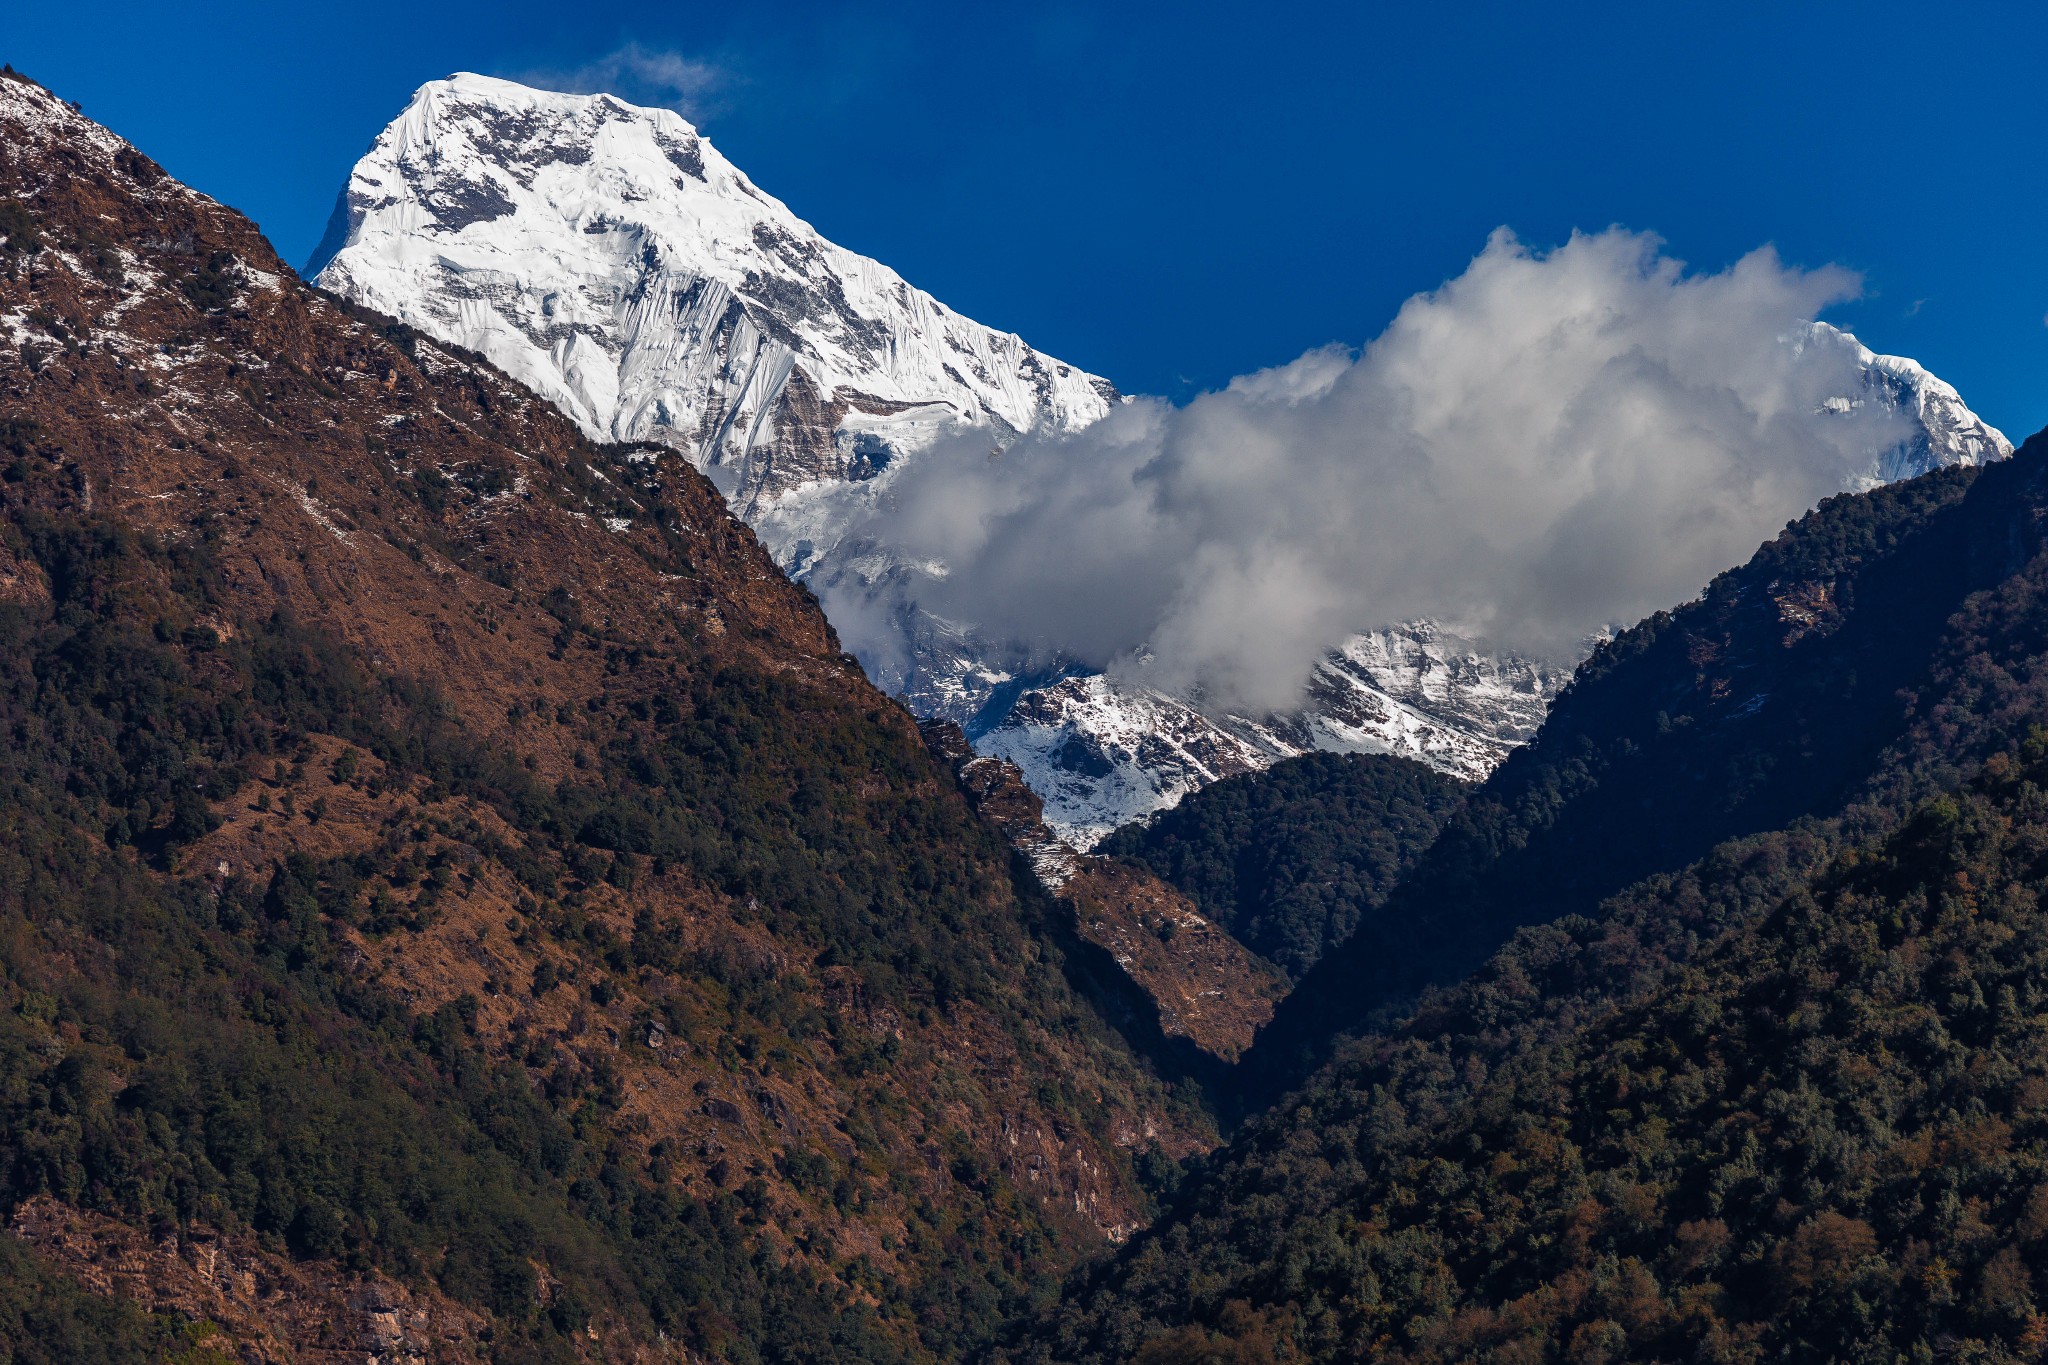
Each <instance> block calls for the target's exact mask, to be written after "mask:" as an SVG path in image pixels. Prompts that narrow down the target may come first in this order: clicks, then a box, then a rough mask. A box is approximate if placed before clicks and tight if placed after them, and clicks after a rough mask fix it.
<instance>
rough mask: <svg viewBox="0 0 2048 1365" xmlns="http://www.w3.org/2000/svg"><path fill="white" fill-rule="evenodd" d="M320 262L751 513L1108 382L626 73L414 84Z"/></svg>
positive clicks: (350, 195) (322, 280)
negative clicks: (856, 234) (880, 248)
mask: <svg viewBox="0 0 2048 1365" xmlns="http://www.w3.org/2000/svg"><path fill="white" fill-rule="evenodd" d="M307 270H308V274H309V275H311V276H314V277H315V279H316V282H317V283H318V284H320V285H321V286H322V287H324V288H328V289H332V290H334V291H335V292H337V293H339V294H342V295H344V296H345V297H348V298H350V299H352V300H354V301H356V302H358V303H362V304H365V305H367V306H369V307H371V308H375V309H377V310H379V311H380V312H384V313H388V314H390V315H392V316H394V317H397V318H399V319H401V320H402V321H405V322H408V323H411V324H413V325H414V326H417V327H420V328H421V329H422V330H424V331H427V332H429V333H431V334H433V335H435V336H439V337H442V338H444V339H446V340H449V341H453V342H456V343H458V344H460V345H464V346H467V347H469V348H471V349H473V350H477V351H481V352H483V353H484V354H485V355H487V356H489V357H490V358H491V359H492V360H494V361H496V362H497V363H498V364H499V365H501V366H503V367H504V368H505V369H507V370H508V371H509V372H510V373H512V374H513V375H514V376H515V377H517V378H519V379H520V380H522V381H524V382H525V383H527V384H528V385H530V386H531V387H533V388H534V389H535V390H536V391H537V392H539V393H541V394H542V395H544V396H545V397H547V398H549V399H551V400H553V401H554V402H555V403H557V404H558V405H559V406H560V407H561V408H562V409H563V410H564V411H565V412H567V413H568V414H569V415H570V416H571V417H573V418H574V419H575V420H576V421H577V422H578V423H579V424H581V425H582V426H583V427H584V429H585V430H587V431H588V432H589V433H590V434H591V435H593V436H595V437H597V438H599V439H603V440H658V441H663V442H665V443H668V444H672V445H675V446H677V447H679V448H681V449H684V450H686V451H688V452H690V453H691V454H692V455H693V456H694V457H696V458H698V459H699V460H700V461H701V463H702V464H703V465H704V467H705V468H706V469H707V470H708V471H709V472H711V473H712V474H713V476H714V477H715V478H717V479H718V481H719V482H720V484H721V486H723V487H724V488H725V489H726V490H727V492H728V494H729V496H731V497H732V498H733V501H734V505H735V507H736V508H738V509H740V510H741V511H742V512H743V513H744V512H745V511H747V510H748V509H749V508H757V509H758V508H760V507H764V506H766V505H767V504H769V503H772V502H773V501H775V500H776V499H777V498H779V497H781V496H782V495H784V494H787V493H789V492H791V491H793V490H796V489H799V488H802V487H805V486H807V485H812V484H816V483H819V482H821V481H834V482H836V481H840V480H846V479H854V480H858V479H862V478H866V477H872V476H873V475H874V474H876V473H878V472H880V470H881V469H883V468H885V467H886V466H887V465H888V464H889V463H890V462H892V461H893V460H895V459H898V458H900V457H901V456H903V455H905V454H907V453H912V452H914V451H915V450H916V449H918V448H920V447H922V446H923V445H925V444H928V443H929V442H930V441H931V440H932V439H934V438H935V437H936V436H937V434H938V433H939V432H940V431H942V430H944V429H946V428H948V427H950V426H955V425H958V424H967V425H972V426H984V427H988V428H990V429H991V430H992V431H993V432H995V433H997V434H998V435H999V436H1001V435H1005V434H1008V433H1013V432H1018V431H1023V430H1026V429H1029V428H1032V427H1036V426H1041V425H1051V426H1055V427H1062V428H1073V427H1079V426H1083V425H1086V424H1087V423H1089V422H1092V421H1094V420H1095V419H1096V418H1098V417H1100V416H1102V415H1103V414H1104V413H1106V412H1107V411H1108V409H1109V404H1110V403H1111V402H1112V401H1113V400H1114V398H1115V396H1116V394H1115V390H1114V389H1113V388H1112V387H1111V385H1110V384H1109V383H1108V382H1107V381H1106V380H1103V379H1099V378H1097V377H1095V376H1093V375H1090V374H1087V373H1084V372H1083V371H1081V370H1078V369H1076V368H1074V367H1073V366H1070V365H1066V364H1063V363H1062V362H1060V361H1057V360H1054V359H1052V358H1050V357H1048V356H1045V355H1042V354H1041V353H1039V352H1038V351H1036V350H1034V349H1033V348H1032V347H1030V346H1029V345H1027V344H1025V342H1024V341H1023V340H1021V339H1020V338H1018V337H1017V336H1015V335H1013V334H1010V333H1005V332H999V331H996V330H994V329H991V328H988V327H984V326H982V325H981V324H979V323H977V322H974V321H972V320H971V319H968V318H964V317H961V316H960V315H959V314H958V313H955V312H954V311H953V310H951V309H950V308H947V307H946V306H945V305H944V304H942V303H940V302H939V301H938V300H937V299H935V298H933V297H932V296H931V295H930V294H928V293H926V292H924V291H923V290H921V289H917V288H915V287H913V286H911V285H910V284H909V283H907V282H906V281H905V280H904V279H903V278H902V277H901V276H900V275H898V274H897V273H896V272H895V271H893V270H891V269H889V268H888V267H887V266H884V265H882V264H880V263H878V262H876V261H872V260H869V259H867V258H866V257H863V256H859V255H856V254H855V253H853V252H851V251H847V250H845V249H844V248H842V247H839V246H835V245H834V244H833V243H831V242H829V241H827V240H825V238H824V237H822V236H820V235H819V234H818V232H817V231H816V230H815V229H814V228H812V227H811V225H810V224H808V223H806V222H804V221H803V220H802V219H801V218H799V217H797V216H796V215H795V214H794V213H793V212H791V211H790V209H789V208H788V206H787V205H785V204H783V203H782V202H781V201H780V200H778V199H776V198H774V197H773V196H772V195H769V194H767V193H766V192H764V191H762V190H761V189H759V188H758V187H756V186H755V185H754V183H753V182H752V181H751V180H749V179H748V178H747V177H746V175H745V174H744V173H742V172H741V171H740V170H739V168H738V167H736V166H734V165H733V164H732V163H731V162H730V161H728V160H727V159H726V158H725V156H724V155H723V154H722V153H720V152H719V151H718V150H717V148H715V147H714V146H712V144H711V142H710V140H709V139H708V138H705V137H704V136H703V135H702V134H700V133H699V132H698V131H697V130H696V129H695V128H693V127H692V126H691V125H690V124H689V123H688V122H687V121H685V120H684V119H683V118H682V116H681V115H679V114H676V113H675V112H673V111H671V110H668V109H646V108H640V107H637V106H634V105H630V104H627V103H625V102H624V101H622V100H619V99H617V98H616V97H614V96H611V95H569V94H558V93H555V92H551V91H544V90H536V89H532V88H529V87H527V86H523V85H519V84H516V83H514V82H511V81H504V80H497V79H493V78H491V77H487V76H476V75H468V74H463V75H457V76H452V77H450V78H448V79H446V80H439V81H431V82H429V83H428V84H426V85H424V86H422V87H421V88H420V89H419V91H418V92H417V93H416V94H415V95H414V96H413V99H412V102H411V103H410V104H409V105H408V106H407V107H406V109H405V111H404V112H403V113H402V114H400V115H399V117H398V118H397V119H396V120H395V121H394V122H392V123H391V125H390V126H389V127H387V128H386V129H385V130H384V132H383V133H382V134H381V135H380V136H379V137H378V139H377V141H376V143H375V145H374V146H373V147H372V148H371V149H370V151H369V152H368V154H366V155H365V156H364V157H363V159H362V160H361V161H360V162H358V163H357V165H356V167H355V170H354V173H353V174H352V175H351V176H350V178H349V183H348V186H347V188H346V189H345V190H344V191H343V193H342V196H341V199H340V201H339V202H338V203H337V205H336V208H335V214H334V218H333V220H332V222H331V223H330V224H329V227H328V232H327V236H326V239H325V240H324V241H323V242H322V244H321V246H320V248H319V250H318V251H317V252H316V254H315V257H314V260H313V261H312V262H311V263H309V265H308V267H307Z"/></svg>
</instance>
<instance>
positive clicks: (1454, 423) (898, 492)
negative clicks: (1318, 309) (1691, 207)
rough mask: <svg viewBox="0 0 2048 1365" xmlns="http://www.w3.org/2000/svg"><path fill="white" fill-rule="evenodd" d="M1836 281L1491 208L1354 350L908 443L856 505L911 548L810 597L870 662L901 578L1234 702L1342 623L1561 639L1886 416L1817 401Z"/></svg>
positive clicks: (1298, 684)
mask: <svg viewBox="0 0 2048 1365" xmlns="http://www.w3.org/2000/svg"><path fill="white" fill-rule="evenodd" d="M1857 288H1858V280H1857V278H1856V277H1855V276H1854V275H1852V274H1850V273H1848V272H1846V271H1843V270H1839V269H1835V268H1825V269H1820V270H1801V269H1795V268H1792V267H1788V266H1787V265H1785V264H1784V263H1782V262H1781V261H1780V260H1779V259H1778V258H1777V256H1776V254H1775V253H1774V252H1772V251H1771V250H1769V249H1768V248H1766V249H1763V250H1759V251H1756V252H1753V253H1752V254H1750V255H1749V256H1746V257H1744V258H1743V259H1742V260H1741V261H1739V262H1737V263H1736V264H1734V265H1733V266H1731V267H1729V268H1728V269H1726V270H1723V271H1720V272H1717V273H1712V274H1699V273H1691V272H1688V271H1687V270H1686V269H1685V267H1684V266H1683V265H1682V264H1681V263H1680V262H1678V261H1676V260H1673V259H1671V258H1670V257H1669V256H1667V255H1665V254H1664V252H1663V250H1662V244H1661V243H1660V242H1659V241H1658V240H1657V239H1656V238H1654V237H1650V236H1646V235H1640V234H1635V233H1630V232H1626V231H1623V230H1619V229H1613V230H1609V231H1606V232H1602V233H1598V234H1592V235H1577V236H1574V237H1573V238H1572V240H1571V241H1570V242H1569V243H1567V244H1566V245H1564V246H1561V247H1559V248H1557V249H1555V250H1552V251H1548V252H1539V251H1533V250H1531V249H1529V248H1528V247H1526V246H1524V245H1523V244H1522V243H1520V242H1519V241H1517V240H1516V239H1515V238H1514V236H1513V235H1512V234H1510V233H1508V232H1507V231H1505V230H1502V231H1499V232H1496V233H1495V234H1494V235H1493V236H1492V238H1491V239H1490V240H1489V241H1488V242H1487V244H1486V247H1485V249H1484V250H1483V251H1482V252H1481V253H1480V254H1479V255H1478V256H1477V257H1476V258H1475V259H1474V260H1473V261H1472V263H1471V265H1470V266H1469V267H1468V268H1467V269H1466V271H1465V272H1464V273H1463V274H1462V275H1460V276H1459V277H1458V278H1456V279H1454V280H1452V281H1450V282H1449V283H1447V284H1445V285H1443V286H1442V287H1441V288H1439V289H1437V290H1435V291H1434V292H1432V293H1427V294H1420V295H1417V296H1415V297H1414V298H1411V299H1410V300H1409V301H1408V302H1407V303H1406V304H1405V305H1404V306H1403V307H1402V309H1401V311H1400V313H1399V314H1398V316H1396V318H1395V319H1394V321H1393V323H1392V325H1390V326H1389V327H1388V328H1387V329H1386V331H1385V332H1384V333H1382V334H1381V335H1380V337H1379V338H1378V339H1377V340H1375V341H1373V342H1372V343H1371V344H1369V345H1367V346H1366V347H1365V348H1364V349H1363V350H1362V351H1353V350H1350V349H1346V348H1342V347H1330V348H1326V349H1322V350H1317V351H1312V352H1310V353H1308V354H1307V355H1304V356H1302V357H1301V358H1299V359H1297V360H1295V361H1294V362H1292V363H1291V364H1287V365H1283V366H1280V367H1278V368H1276V369H1271V370H1265V371H1261V372H1259V373H1257V374H1252V375H1247V376H1244V377H1242V378H1240V379H1237V380H1235V381H1233V382H1232V383H1231V384H1230V385H1229V386H1228V387H1227V388H1224V389H1222V390H1220V391H1218V392H1213V393H1209V394H1205V395H1203V396H1202V397H1199V398H1197V399H1195V400H1194V401H1193V402H1191V403H1188V404H1187V405H1185V406H1180V407H1176V406H1173V405H1170V404H1168V403H1166V402H1164V401H1158V400H1150V399H1145V400H1139V401H1136V402H1133V403H1130V404H1127V405H1125V406H1124V407H1122V408H1121V409H1119V410H1118V411H1116V412H1115V413H1113V414H1112V415H1111V416H1110V417H1108V418H1107V419H1105V420H1104V421H1102V422H1100V423H1098V424H1097V425H1095V426H1093V427H1091V428H1089V429H1087V430H1086V431H1083V432H1081V433H1078V434H1076V435H1072V436H1067V437H1057V438H1055V437H1027V438H1026V439H1024V440H1021V441H1019V442H1017V443H1016V444H1014V445H1012V446H1011V447H1010V448H1008V449H1007V450H1004V451H1003V452H1001V453H1000V454H998V455H992V454H991V453H990V450H989V447H988V443H987V442H986V440H983V441H980V442H978V443H977V442H970V441H965V440H963V441H960V442H956V443H952V444H948V445H945V446H942V447H940V448H938V449H936V450H934V451H931V452H928V453H927V454H925V455H923V456H920V457H919V458H918V459H916V460H914V461H907V462H905V463H904V465H903V466H902V467H901V468H900V469H899V470H897V471H894V472H893V475H892V478H891V481H890V482H889V484H888V485H887V486H886V488H885V489H884V490H883V494H882V496H881V497H880V498H879V499H878V500H877V502H876V504H875V506H874V509H873V511H872V513H871V514H870V516H869V517H868V519H867V521H866V523H865V524H864V525H863V526H861V527H860V528H859V532H858V533H859V535H861V536H862V537H864V538H866V539H867V540H869V541H871V542H873V543H877V544H880V545H884V546H889V547H892V548H893V549H894V550H895V552H896V553H895V556H894V557H895V558H896V559H898V561H899V562H909V563H912V564H915V565H917V566H918V567H916V568H914V569H910V570H907V571H901V572H898V573H895V574H892V575H890V576H888V577H886V578H885V579H883V580H882V581H880V582H867V583H864V582H861V581H859V580H858V577H857V576H856V575H850V574H848V575H841V576H840V577H839V578H838V579H837V580H836V581H834V582H831V583H829V584H828V585H827V587H826V594H825V595H826V602H827V606H828V609H829V610H830V611H832V613H833V614H834V619H835V620H837V621H838V622H839V623H840V626H841V630H842V632H843V633H844V634H845V635H846V636H847V638H848V639H849V641H850V642H852V643H854V644H855V646H856V648H860V649H862V650H863V651H865V654H864V657H870V658H871V659H874V658H876V656H881V658H880V660H879V661H881V662H883V663H884V665H885V667H886V656H887V655H888V653H889V651H890V649H891V648H892V647H894V640H893V639H892V633H894V632H896V631H897V630H898V627H897V625H896V623H898V622H900V621H901V620H902V619H903V615H904V613H905V611H906V610H907V609H909V608H911V607H920V608H923V609H924V610H926V611H928V612H930V613H932V614H934V615H937V616H939V617H941V618H944V619H946V620H949V621H953V622H957V623H961V624H963V625H966V626H970V627H972V628H975V629H976V630H977V632H978V633H980V634H982V635H984V636H985V637H987V638H991V639H995V640H999V641H1006V642H1009V644H1010V645H1011V647H1012V648H1013V650H1014V654H1015V659H1014V663H1016V664H1018V665H1022V666H1034V665H1036V666H1045V665H1048V664H1059V665H1062V666H1071V665H1080V666H1084V667H1092V668H1098V669H1109V670H1115V669H1117V668H1121V667H1129V666H1131V664H1132V661H1133V660H1134V659H1137V658H1143V659H1144V660H1145V670H1146V675H1147V677H1148V680H1150V681H1152V682H1154V683H1157V684H1159V685H1162V686H1165V687H1167V688H1169V689H1171V690H1179V691H1195V692H1199V693H1200V694H1201V695H1203V696H1206V697H1207V698H1208V699H1209V700H1210V701H1211V702H1213V703H1215V704H1217V705H1219V706H1228V707H1231V708H1248V709H1250V710H1254V711H1272V710H1282V709H1285V708H1287V707H1288V706H1290V705H1292V704H1294V703H1295V702H1296V701H1298V700H1299V696H1300V691H1301V688H1302V686H1303V685H1304V683H1305V681H1306V679H1307V677H1308V674H1309V672H1310V670H1311V669H1312V667H1313V666H1314V663H1315V661H1316V659H1317V658H1318V657H1320V655H1321V654H1322V653H1323V651H1325V650H1326V649H1328V648H1329V647H1331V646H1333V645H1335V644H1337V643H1338V642H1340V641H1341V640H1343V639H1344V638H1345V637H1346V636H1348V635H1350V634H1352V633H1354V632H1356V631H1359V630H1363V629H1369V628H1373V627H1377V626H1381V625H1386V624H1391V623H1395V622H1399V621H1403V620H1409V619H1414V618H1418V617H1432V618H1435V619H1437V620H1440V621H1445V622H1447V623H1453V624H1455V625H1457V626H1458V627H1459V628H1461V629H1462V630H1464V631H1466V632H1468V633H1471V634H1474V635H1476V636H1478V637H1479V638H1483V639H1486V640H1488V641H1490V642H1492V643H1493V644H1495V645H1496V646H1497V647H1501V648H1514V649H1519V650H1523V651H1526V652H1531V653H1536V654H1548V655H1551V656H1554V657H1561V656H1565V655H1569V654H1572V653H1574V652H1575V651H1576V649H1577V648H1578V646H1579V644H1580V642H1581V641H1582V640H1583V639H1584V638H1585V637H1586V636H1587V635H1588V634H1589V633H1591V632H1593V631H1595V630H1597V629H1599V628H1601V627H1602V626H1604V625H1607V624H1609V623H1612V622H1626V621H1633V620H1636V619H1638V618H1640V617H1641V616H1643V615H1645V614H1647V613H1648V612H1650V611H1653V610H1655V609H1657V608H1660V607H1665V606H1670V605H1674V604H1676V603H1678V602H1681V601H1684V600H1686V599H1688V598H1690V597H1692V596H1694V595H1695V594H1696V593H1697V591H1698V590H1699V588H1700V587H1701V586H1702V585H1703V584H1704V583H1705V582H1706V581H1707V580H1708V579H1709V578H1711V577H1712V575H1713V574H1714V573H1716V572H1717V571H1719V570H1720V569H1722V568H1725V567H1727V566H1728V565H1731V564H1734V563H1737V562H1740V561H1741V560H1743V559H1744V558H1746V557H1747V556H1748V555H1749V554H1750V553H1751V552H1752V551H1753V550H1754V549H1755V548H1756V546H1757V545H1758V544H1759V543H1760V542H1762V541H1763V540H1765V539H1768V538H1769V537H1770V536H1771V535H1772V534H1774V533H1775V532H1776V531H1777V530H1778V528H1779V527H1780V526H1782V525H1783V524H1784V523H1785V522H1786V521H1787V520H1788V519H1789V518H1792V517H1794V516H1796V515H1798V514H1799V513H1800V512H1802V511H1803V510H1805V509H1806V508H1808V507H1810V506H1812V505H1813V504H1814V503H1815V502H1816V501H1818V500H1819V499H1820V498H1822V497H1824V496H1826V495H1828V494H1830V493H1833V492H1836V491H1839V490H1840V489H1842V488H1844V487H1846V486H1851V485H1853V484H1855V483H1856V482H1857V481H1858V480H1859V477H1860V476H1865V475H1867V473H1868V472H1869V471H1870V470H1871V469H1872V468H1873V466H1874V462H1875V461H1874V457H1875V456H1876V455H1877V453H1879V452H1882V451H1885V450H1887V449H1889V448H1891V447H1894V446H1896V445H1897V444H1898V443H1899V442H1900V441H1902V440H1904V439H1905V438H1906V437H1907V435H1908V434H1909V433H1908V431H1907V430H1906V426H1905V423H1906V419H1904V418H1903V417H1901V416H1899V415H1898V414H1897V413H1895V412H1892V411H1889V410H1886V409H1884V408H1883V407H1882V406H1881V405H1877V404H1861V405H1854V406H1852V405H1847V404H1844V403H1842V402H1841V401H1840V400H1841V398H1842V397H1843V396H1845V395H1846V396H1853V395H1856V394H1858V393H1859V392H1860V391H1861V387H1862V376H1861V371H1860V368H1859V365H1858V357H1857V354H1856V350H1857V348H1856V346H1855V343H1854V342H1853V341H1851V340H1849V339H1848V338H1846V337H1844V336H1842V335H1841V334H1839V333H1836V332H1833V331H1832V330H1831V329H1822V330H1818V331H1816V330H1815V329H1814V328H1812V327H1811V326H1810V325H1809V320H1810V319H1813V318H1814V317H1816V316H1817V315H1818V314H1819V313H1820V312H1821V311H1822V310H1823V309H1825V308H1827V307H1828V306H1829V305H1831V304H1833V303H1836V302H1839V301H1841V300H1843V299H1846V298H1849V297H1852V296H1853V295H1854V294H1855V293H1856V290H1857ZM1830 400H1834V401H1830ZM813 581H816V580H813Z"/></svg>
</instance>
